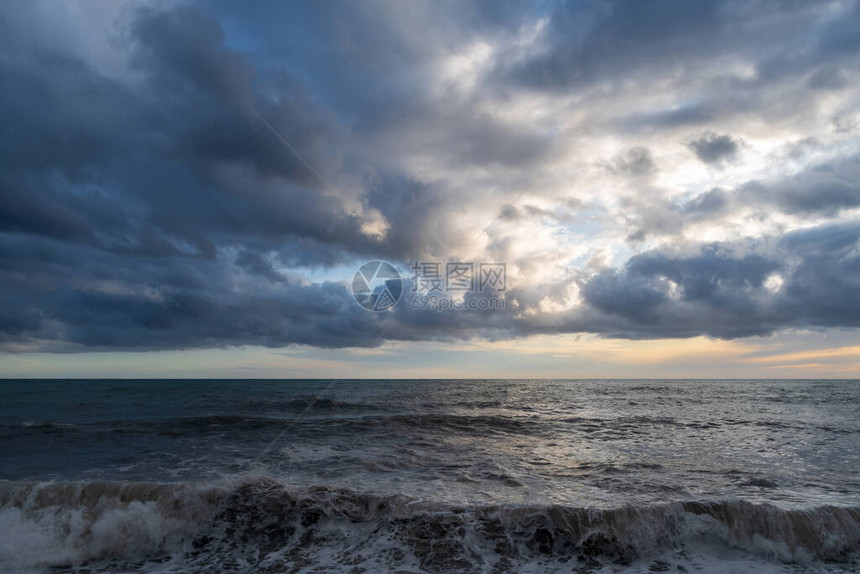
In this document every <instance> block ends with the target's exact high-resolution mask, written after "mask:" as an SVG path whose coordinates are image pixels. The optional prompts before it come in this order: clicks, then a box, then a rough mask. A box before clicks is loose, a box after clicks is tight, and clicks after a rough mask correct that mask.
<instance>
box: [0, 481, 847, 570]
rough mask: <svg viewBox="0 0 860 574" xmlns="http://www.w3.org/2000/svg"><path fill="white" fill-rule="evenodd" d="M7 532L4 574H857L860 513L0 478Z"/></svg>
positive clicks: (0, 526)
mask: <svg viewBox="0 0 860 574" xmlns="http://www.w3.org/2000/svg"><path fill="white" fill-rule="evenodd" d="M0 531H2V532H4V533H5V534H4V536H3V537H2V538H0V571H2V572H13V571H14V572H40V571H45V570H48V569H50V571H51V572H64V571H67V572H71V571H77V569H79V568H82V567H86V568H87V569H89V570H90V571H92V572H98V571H117V570H120V571H126V570H135V571H144V572H151V571H158V572H204V571H205V572H299V571H303V570H305V569H307V570H310V571H314V572H320V571H322V572H384V571H394V570H407V571H413V572H414V571H422V572H497V573H500V572H520V571H524V570H528V569H529V568H532V569H535V568H537V569H539V570H540V571H549V572H552V571H566V572H570V571H571V569H572V568H573V569H574V570H575V569H577V568H579V569H580V570H583V571H588V570H596V569H600V568H602V567H604V566H608V565H612V567H613V568H615V569H618V568H621V569H623V568H624V567H625V565H629V566H630V567H631V568H632V567H634V566H636V565H640V566H641V565H643V564H644V565H645V566H647V565H648V564H650V565H651V569H652V570H655V569H657V570H660V569H663V566H664V565H665V566H666V569H668V567H669V565H670V564H671V563H673V562H674V563H676V564H677V565H678V566H680V565H682V564H688V566H687V567H690V565H692V566H695V565H696V561H697V560H698V561H699V562H700V563H701V562H702V561H707V560H709V557H717V556H722V557H725V556H732V557H733V558H734V559H738V558H739V559H742V560H748V561H751V563H755V564H757V565H758V566H761V565H762V564H764V565H768V564H770V565H772V566H773V568H774V569H776V568H782V569H784V568H785V567H786V565H788V567H792V565H797V567H803V568H808V567H809V566H810V565H815V566H816V568H825V569H827V570H834V571H850V569H852V568H855V567H856V566H857V563H858V549H860V508H857V507H835V506H822V507H816V508H810V509H792V510H786V509H780V508H778V507H776V506H772V505H766V504H765V505H760V504H752V503H748V502H741V501H723V502H701V501H700V502H695V501H689V502H677V503H669V504H662V505H660V504H658V505H649V506H641V507H636V506H625V507H621V508H615V509H592V508H583V507H571V506H559V505H549V506H504V505H480V506H457V505H453V504H447V503H446V504H442V503H434V502H426V501H422V500H418V499H413V498H409V497H406V496H402V495H394V496H378V495H368V494H361V493H358V492H354V491H350V490H346V489H339V488H329V487H313V488H304V489H295V488H291V487H288V486H285V485H283V484H281V483H279V482H277V481H274V480H270V479H266V478H259V477H255V478H245V479H242V480H237V481H236V482H232V483H224V484H207V483H131V482H98V481H92V482H42V483H36V482H2V483H0ZM715 560H716V558H715ZM679 569H681V568H679ZM781 571H784V570H781Z"/></svg>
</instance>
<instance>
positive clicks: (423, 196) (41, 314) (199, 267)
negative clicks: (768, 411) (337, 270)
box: [0, 1, 860, 351]
mask: <svg viewBox="0 0 860 574" xmlns="http://www.w3.org/2000/svg"><path fill="white" fill-rule="evenodd" d="M828 10H829V12H828ZM272 11H276V12H278V13H279V17H278V18H273V17H272V14H271V12H272ZM828 13H831V14H837V16H830V17H828ZM276 21H277V22H278V23H279V24H278V26H276V25H275V24H274V22H276ZM34 22H35V23H34ZM541 22H544V24H542V26H543V28H542V29H543V31H544V32H543V33H542V35H541V36H540V40H539V41H538V42H537V43H536V44H534V45H530V46H529V47H528V48H523V47H521V46H520V47H517V46H519V45H518V44H517V43H516V42H513V41H501V42H500V43H499V44H498V46H497V47H496V49H495V50H494V51H492V52H491V53H490V55H489V56H488V58H489V60H488V61H487V62H484V64H482V65H483V68H482V69H483V72H480V74H479V72H477V71H471V72H467V73H466V78H467V79H468V77H469V74H473V75H475V77H477V78H478V79H480V80H482V83H481V85H480V86H479V87H478V88H474V89H471V90H470V91H463V90H462V89H460V88H457V87H448V88H444V86H443V87H440V86H439V78H438V76H437V75H436V74H437V71H438V69H440V68H441V67H442V64H441V63H440V62H445V61H447V60H446V58H449V57H450V56H452V53H453V49H450V47H451V46H460V47H469V46H470V45H471V44H470V42H471V38H473V37H482V38H486V39H487V41H491V40H493V39H498V38H510V37H520V36H523V35H526V36H527V35H528V34H527V32H528V30H532V29H534V28H535V27H536V26H538V27H539V26H540V25H541V24H540V23H541ZM813 22H815V23H816V24H813ZM40 25H41V24H39V23H38V19H36V20H34V18H33V17H32V14H31V13H30V12H29V11H28V8H27V7H25V6H24V5H23V4H22V5H16V4H10V5H8V6H6V7H4V8H3V9H2V19H0V75H2V77H3V82H2V83H0V126H2V128H0V129H2V136H3V137H2V138H0V294H2V297H0V342H2V344H3V345H4V348H6V349H16V348H37V349H45V350H53V351H70V350H81V349H93V348H99V349H175V348H190V347H213V346H215V347H217V346H228V345H242V344H255V345H268V346H280V345H287V344H308V345H316V346H322V347H343V346H366V345H370V344H375V343H378V342H379V339H378V338H377V336H378V335H380V334H382V335H383V336H384V338H389V339H401V340H425V339H448V338H459V337H471V336H476V335H479V334H480V335H484V336H489V337H514V336H521V335H526V334H531V333H560V332H593V333H600V334H605V335H608V336H614V337H627V338H647V337H676V336H677V337H690V336H696V335H700V334H706V335H711V336H716V337H726V338H731V337H741V336H747V335H758V334H766V333H771V332H773V331H775V330H779V329H783V328H789V327H821V328H827V327H856V326H860V308H858V304H860V303H858V302H860V259H858V257H860V255H858V254H860V249H858V233H860V223H858V222H857V221H856V219H852V217H853V215H852V214H851V210H852V209H855V208H858V207H860V172H858V170H860V160H858V157H860V155H858V153H860V150H858V148H857V146H856V145H853V144H852V145H850V146H847V147H845V149H843V150H842V151H841V152H840V154H839V155H838V157H825V158H817V159H808V158H807V156H803V157H802V165H801V166H800V167H799V168H798V169H796V170H795V172H794V173H792V174H789V175H786V174H781V175H778V176H776V177H773V178H770V179H766V180H764V179H762V180H760V179H751V180H749V181H746V182H743V183H739V184H736V185H733V186H729V187H713V186H710V187H705V188H702V189H699V190H696V191H695V193H687V194H686V195H683V196H677V195H676V196H670V194H663V193H660V190H656V191H654V190H652V187H653V184H652V183H651V180H650V179H649V178H652V177H654V175H655V174H657V173H658V172H660V171H661V170H663V168H664V166H663V165H661V164H660V162H659V160H658V159H656V158H655V155H654V153H653V152H652V150H650V149H649V148H648V147H647V146H644V145H641V144H640V143H639V142H638V141H637V138H639V137H644V136H643V135H642V134H650V136H649V137H654V138H658V139H659V138H660V137H663V138H664V139H667V140H671V141H672V142H674V145H676V146H677V147H679V148H681V149H683V150H686V153H687V154H688V155H691V154H695V156H696V157H697V158H698V159H699V160H700V161H701V162H703V163H705V164H708V165H711V166H722V167H724V168H725V171H730V169H731V167H732V165H733V164H734V162H735V161H738V159H739V158H740V157H741V156H742V155H743V150H744V144H743V143H742V142H744V141H745V140H744V139H743V138H742V137H740V136H738V135H736V134H734V133H731V130H730V128H729V127H725V126H731V125H734V124H733V122H735V121H737V118H738V117H744V116H746V117H754V118H756V121H759V122H771V123H772V124H773V125H781V122H785V123H798V122H802V121H803V120H802V117H801V116H802V115H803V113H804V112H803V109H804V108H803V106H804V103H807V104H808V105H810V106H812V105H813V104H815V103H816V102H819V101H824V100H819V99H818V98H823V97H824V96H822V95H821V94H825V95H826V94H827V93H830V92H838V91H840V90H842V91H845V90H847V89H851V88H852V87H853V88H854V89H856V87H857V84H856V78H857V64H856V62H857V61H858V59H857V56H858V51H860V42H858V40H857V38H860V33H858V31H860V16H858V8H857V5H856V4H855V3H838V2H837V3H831V4H830V5H817V6H816V5H811V4H809V5H808V4H805V3H791V2H762V3H755V4H749V3H743V2H709V3H696V2H686V1H682V2H653V3H652V2H649V3H642V2H633V1H629V2H628V1H617V2H610V3H603V2H600V3H588V2H586V3H567V2H558V3H550V4H544V3H538V4H537V5H535V6H527V5H524V4H520V3H510V4H507V3H504V4H498V3H483V2H475V3H470V4H463V3H452V4H445V3H442V4H436V3H433V4H430V3H428V4H411V5H409V6H406V5H403V4H397V3H395V4H385V3H383V4H381V5H378V6H377V5H375V4H372V3H364V4H361V3H359V4H355V5H350V6H340V7H337V8H335V7H332V6H329V5H328V4H326V3H313V4H308V5H300V6H291V7H284V6H281V5H279V4H273V5H272V6H270V7H269V8H268V9H266V10H263V9H261V8H241V9H240V8H234V7H232V6H229V5H228V6H223V7H222V6H221V5H219V4H218V3H215V4H212V5H209V6H194V5H189V6H184V7H177V8H171V9H159V10H154V9H128V10H126V11H125V12H123V13H122V14H121V17H120V20H119V22H118V23H117V24H116V26H117V31H116V34H115V37H113V40H112V41H113V42H115V43H116V46H115V49H116V50H117V52H118V53H120V54H122V62H123V67H122V70H123V72H122V73H121V74H118V73H109V72H107V71H105V70H104V69H100V68H99V66H98V65H96V63H95V60H98V59H99V58H104V59H107V58H108V56H107V55H105V54H97V55H96V56H92V55H91V54H90V55H89V56H87V55H86V54H85V53H84V51H83V50H82V51H80V52H75V51H73V50H64V49H60V48H59V47H57V46H56V45H52V44H51V42H50V41H48V38H43V37H41V36H40V34H39V32H40V31H41V33H42V34H43V35H45V36H48V35H50V34H52V33H55V32H56V31H55V30H50V29H47V28H45V29H44V30H40V29H39V26H40ZM4 32H5V33H4ZM518 35H519V36H518ZM93 58H95V60H94V59H93ZM731 62H742V63H743V64H744V65H745V66H747V67H749V68H751V69H752V70H753V72H752V73H748V74H735V73H732V72H729V71H726V72H722V70H723V66H724V65H725V69H726V70H728V69H730V68H731V66H730V65H729V64H730V63H731ZM731 69H734V68H731ZM702 70H710V72H709V74H708V75H706V77H703V76H701V75H700V74H701V73H702ZM479 76H480V77H479ZM663 78H672V80H671V81H673V82H677V86H678V88H677V89H678V90H679V91H681V92H683V90H684V86H685V85H687V83H688V82H689V83H690V85H691V86H694V87H691V88H690V89H689V91H688V92H683V93H684V97H682V98H681V103H678V102H675V103H674V104H671V105H667V106H666V107H664V108H661V107H660V106H656V107H655V108H654V109H653V110H652V111H649V112H642V111H627V110H624V109H621V110H620V111H615V112H613V113H610V115H611V116H612V117H610V118H608V119H607V120H606V125H607V128H606V129H607V130H609V135H610V136H615V137H618V138H621V139H623V140H624V142H625V144H627V143H629V145H625V150H626V151H623V152H621V153H614V154H611V155H608V156H607V157H606V158H605V161H604V162H603V165H605V166H608V168H609V169H608V170H607V172H608V173H610V174H611V175H612V177H617V178H622V179H623V178H626V179H627V180H629V181H630V182H631V183H630V185H632V186H633V187H634V188H635V190H636V195H635V196H631V197H630V198H628V199H627V200H626V202H622V203H621V207H620V208H618V209H624V210H627V211H626V212H625V215H622V213H621V211H619V212H617V213H614V214H611V215H612V216H614V217H616V218H617V219H619V220H621V219H624V218H626V219H627V220H629V221H630V222H631V225H632V227H631V229H630V230H628V233H627V237H628V238H629V240H630V242H631V243H632V244H634V245H636V244H637V243H640V242H642V241H645V240H648V239H649V238H655V237H657V238H663V239H665V241H662V242H661V243H659V244H655V245H649V246H648V247H647V248H646V249H644V250H643V251H642V252H641V253H639V254H636V255H633V256H632V257H630V258H629V260H627V261H626V263H623V264H620V265H617V266H616V268H611V267H610V268H603V269H600V270H597V271H594V270H587V269H579V268H571V269H570V270H569V271H568V272H566V274H565V275H564V278H562V279H559V280H557V281H555V282H554V283H542V282H539V281H536V282H533V283H532V284H521V285H517V286H515V287H513V288H511V290H510V291H509V292H508V293H507V302H508V305H507V309H506V310H504V311H497V312H493V313H487V312H474V313H470V312H463V313H447V314H445V313H436V312H415V311H411V310H410V309H408V307H407V306H401V307H399V308H398V309H397V311H396V312H394V313H386V314H378V315H375V314H370V313H367V312H366V311H364V310H363V309H361V308H360V307H359V306H358V305H357V304H355V302H354V301H353V300H352V297H351V295H350V294H349V292H348V291H347V288H346V286H345V285H344V284H343V283H339V282H327V281H315V282H314V281H309V280H308V279H306V278H304V277H302V276H301V275H300V273H299V271H301V272H302V273H305V272H307V273H311V274H313V272H315V271H325V270H327V269H331V268H334V267H337V266H353V265H355V264H356V263H357V262H360V261H362V260H368V259H375V258H381V259H390V260H393V261H400V262H407V261H409V260H410V259H412V258H420V257H424V256H428V255H429V256H435V257H436V258H442V257H448V256H450V257H452V258H456V257H457V255H458V254H462V253H464V252H465V251H466V250H467V249H468V248H469V246H470V242H472V241H473V239H474V236H475V231H476V230H475V229H474V228H470V227H463V226H461V225H458V224H457V222H456V220H455V219H454V218H452V217H451V215H452V214H456V213H457V212H458V210H459V209H460V206H461V205H466V204H468V205H469V206H472V207H474V205H475V204H473V203H469V202H471V201H472V200H475V201H477V200H480V199H481V198H482V197H485V196H487V197H491V198H492V200H493V203H492V204H493V205H499V206H500V205H502V204H503V203H504V201H502V200H503V199H504V200H505V201H510V198H512V197H514V196H516V194H517V193H518V192H519V191H521V190H522V189H523V188H525V187H526V184H527V182H528V181H529V180H530V179H531V178H532V177H533V174H535V173H537V172H539V171H540V170H541V169H542V168H543V166H545V165H546V164H547V163H549V162H550V161H551V160H552V159H553V157H554V156H555V155H556V154H557V153H558V152H559V151H561V148H562V147H563V144H564V143H565V142H559V139H562V140H564V139H567V138H566V137H563V138H559V137H558V134H557V132H556V129H557V128H556V124H555V120H553V121H551V122H540V121H536V122H524V121H519V120H517V119H515V118H514V119H512V118H508V117H505V116H504V115H503V114H492V113H489V112H487V111H486V106H485V105H484V104H486V102H487V101H490V100H491V101H493V102H507V103H510V106H511V108H512V109H515V108H516V106H515V104H516V102H517V101H520V100H518V99H517V98H528V97H534V98H546V99H548V100H550V101H555V100H556V99H557V100H558V101H567V100H566V99H570V100H572V101H574V102H579V101H580V100H582V101H586V100H587V103H588V102H591V98H590V96H589V98H586V97H585V95H586V94H593V93H595V91H601V93H605V94H607V95H613V94H615V95H617V94H620V93H621V92H622V91H623V90H626V89H630V86H631V85H633V86H634V88H633V91H634V93H635V92H636V90H637V88H635V86H636V85H637V84H641V85H643V86H646V85H650V84H649V82H651V81H652V80H653V81H654V82H655V83H659V82H658V80H659V81H666V82H668V81H669V80H664V79H663ZM465 83H468V81H465ZM625 86H626V87H625ZM443 88H444V89H443ZM458 90H459V91H458ZM776 95H779V96H780V97H776ZM607 97H608V96H607ZM598 99H599V98H598ZM855 103H856V102H855ZM577 105H578V104H577ZM583 105H586V104H583ZM588 105H594V104H591V103H588ZM822 105H823V104H822ZM594 106H595V107H594V110H595V111H597V110H598V109H599V106H596V105H594ZM855 111H856V110H854V109H850V108H844V107H843V108H841V109H834V110H832V111H831V112H828V113H829V117H830V118H831V120H832V122H833V125H834V126H835V127H834V131H838V130H843V132H844V131H846V130H847V132H850V133H853V131H852V130H854V129H855V126H854V125H853V124H852V123H851V122H852V121H853V120H852V118H853V117H854V116H853V115H852V114H854V112H855ZM260 116H262V118H264V119H265V122H268V124H269V125H266V123H264V122H263V121H261V119H260ZM721 126H723V127H721ZM682 128H683V129H687V128H690V129H691V130H693V131H692V132H689V133H694V134H696V135H695V136H694V137H687V136H682V135H681V133H680V132H678V131H677V130H679V129H682ZM273 131H274V132H277V133H278V134H280V136H281V137H283V138H284V139H285V140H286V141H287V142H289V146H291V147H292V148H293V149H294V150H296V151H299V150H300V151H299V154H297V153H294V152H293V151H291V150H290V149H288V146H287V145H285V144H284V142H283V141H282V140H281V139H280V137H279V136H278V135H276V134H275V133H273ZM684 133H687V132H684ZM840 133H842V132H840ZM565 135H566V134H565ZM849 141H851V140H849ZM853 141H854V143H856V140H853ZM774 161H777V160H774ZM439 166H441V167H439ZM437 168H438V169H437ZM460 172H462V173H463V174H467V173H468V174H469V177H470V178H472V179H471V180H470V181H479V182H481V184H482V185H481V186H475V187H464V185H463V184H462V183H461V182H459V181H458V179H457V178H456V177H455V176H456V174H457V173H460ZM417 174H423V175H422V176H419V175H417ZM452 174H454V175H452ZM464 178H465V175H464ZM488 190H489V191H488ZM493 190H501V191H500V192H498V193H499V197H495V196H492V195H491V193H493ZM654 194H656V195H654ZM533 195H535V196H536V197H537V198H540V196H541V193H540V191H536V192H535V193H534V194H533ZM505 198H507V199H505ZM564 201H565V204H564V209H563V210H561V209H560V210H551V209H548V208H546V207H541V206H538V205H531V204H528V203H523V204H521V205H519V206H516V207H508V208H506V209H505V210H504V211H502V212H501V215H502V219H503V220H504V222H505V223H506V224H514V223H517V222H522V221H524V220H527V219H530V218H546V219H551V220H553V221H554V222H561V223H570V222H573V221H577V220H576V219H575V216H574V215H572V213H575V212H577V211H583V210H585V209H586V208H587V207H588V204H585V203H583V202H582V201H580V200H578V199H576V198H574V197H572V196H567V197H565V198H564ZM615 208H617V206H609V207H605V209H607V210H609V209H615ZM494 209H495V208H493V209H490V208H484V209H483V212H479V213H482V214H483V215H489V216H490V217H488V218H487V219H489V220H492V217H494V216H495V215H496V213H495V211H494ZM767 213H777V214H780V215H784V216H786V217H795V218H798V219H797V221H798V222H802V220H803V218H808V219H809V222H808V223H807V224H805V225H795V226H794V227H802V228H803V229H801V230H797V231H792V232H789V233H781V232H779V230H770V231H769V232H767V233H765V234H763V235H760V236H758V237H756V238H748V239H739V238H737V237H728V236H727V237H726V238H724V239H722V240H717V241H710V242H695V241H693V242H691V241H689V239H683V238H682V237H681V234H682V233H683V232H684V230H685V229H689V228H690V227H691V226H695V225H699V224H702V223H706V222H717V223H719V222H720V221H723V220H725V219H728V218H732V217H735V218H737V217H741V216H743V217H746V218H748V219H750V220H755V219H756V218H757V217H761V214H767ZM846 214H848V215H846ZM816 218H817V219H816ZM488 222H489V221H488ZM488 222H487V223H488ZM379 227H385V229H384V233H383V234H377V233H376V231H380V230H379V229H378V228H379ZM478 231H480V227H479V228H478ZM491 239H492V241H491V243H490V247H489V249H490V251H489V253H488V254H487V258H488V259H489V258H499V257H498V254H499V253H502V254H504V253H506V251H505V249H506V243H505V241H506V240H505V238H504V237H502V236H501V235H498V236H497V235H493V236H492V238H491ZM508 247H509V246H508ZM494 249H495V250H496V251H493V250H494ZM522 265H523V268H525V263H522ZM535 265H537V264H535ZM307 273H305V274H307ZM572 288H575V289H576V290H577V292H578V293H579V294H580V296H581V304H580V305H578V306H576V307H574V308H572V309H568V310H566V311H560V312H538V310H539V308H540V302H541V300H549V301H551V302H552V301H557V302H558V303H559V304H562V303H563V302H564V300H565V297H566V296H567V295H568V294H569V292H570V289H572Z"/></svg>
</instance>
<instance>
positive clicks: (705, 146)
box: [688, 132, 740, 165]
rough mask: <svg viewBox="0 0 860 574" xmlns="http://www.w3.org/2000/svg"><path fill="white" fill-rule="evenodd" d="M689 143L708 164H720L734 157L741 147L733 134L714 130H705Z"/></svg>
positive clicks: (697, 155)
mask: <svg viewBox="0 0 860 574" xmlns="http://www.w3.org/2000/svg"><path fill="white" fill-rule="evenodd" d="M688 145H689V146H690V149H692V150H693V152H695V154H696V157H698V158H699V159H700V160H702V162H704V163H706V164H708V165H720V164H722V163H723V162H725V161H726V160H730V159H733V158H734V157H735V155H736V154H737V152H738V148H739V147H740V146H739V145H738V142H737V141H736V140H735V139H733V138H732V137H731V136H729V135H726V134H715V133H714V132H705V133H704V134H702V135H701V137H699V138H697V139H694V140H693V141H691V142H690V143H689V144H688Z"/></svg>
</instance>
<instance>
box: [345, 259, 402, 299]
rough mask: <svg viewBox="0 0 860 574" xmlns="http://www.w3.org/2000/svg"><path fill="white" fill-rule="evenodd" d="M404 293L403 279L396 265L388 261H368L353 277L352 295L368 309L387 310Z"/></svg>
mask: <svg viewBox="0 0 860 574" xmlns="http://www.w3.org/2000/svg"><path fill="white" fill-rule="evenodd" d="M402 294H403V279H402V278H401V277H400V273H398V272H397V269H395V268H394V265H392V264H391V263H388V262H386V261H368V262H367V263H365V264H364V265H362V266H361V267H359V268H358V271H356V272H355V275H354V276H353V278H352V296H353V297H355V300H356V302H357V303H358V304H359V305H361V306H362V307H364V308H365V309H367V310H368V311H387V310H388V309H391V308H392V307H394V305H396V304H397V302H398V301H399V300H400V296H401V295H402Z"/></svg>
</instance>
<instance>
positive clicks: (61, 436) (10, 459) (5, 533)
mask: <svg viewBox="0 0 860 574" xmlns="http://www.w3.org/2000/svg"><path fill="white" fill-rule="evenodd" d="M858 571H860V382H858V381H851V380H556V379H553V380H520V379H516V380H339V381H327V380H3V381H0V572H2V573H4V574H5V573H28V572H50V573H54V574H56V573H66V572H68V573H73V572H74V573H80V574H83V573H87V574H95V573H100V572H129V573H131V572H135V573H138V572H140V573H155V572H160V573H180V572H182V573H185V572H200V573H203V572H206V573H219V572H223V573H227V572H248V573H252V572H253V573H257V572H260V573H281V572H283V573H287V572H289V573H322V572H343V573H356V574H357V573H365V572H367V573H377V572H397V573H401V574H403V573H418V572H437V573H438V572H481V573H487V574H490V573H492V574H502V573H508V572H511V573H514V572H516V573H539V572H553V573H554V572H588V573H594V572H622V573H627V572H719V573H729V572H773V573H777V572H780V573H784V572H858Z"/></svg>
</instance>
